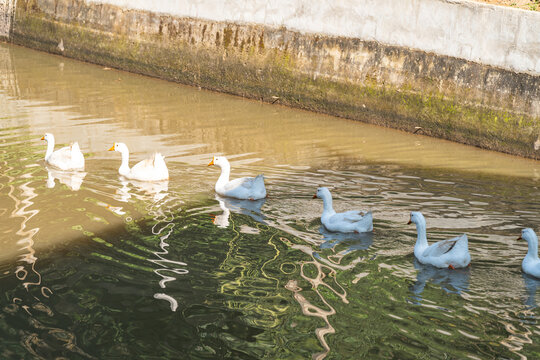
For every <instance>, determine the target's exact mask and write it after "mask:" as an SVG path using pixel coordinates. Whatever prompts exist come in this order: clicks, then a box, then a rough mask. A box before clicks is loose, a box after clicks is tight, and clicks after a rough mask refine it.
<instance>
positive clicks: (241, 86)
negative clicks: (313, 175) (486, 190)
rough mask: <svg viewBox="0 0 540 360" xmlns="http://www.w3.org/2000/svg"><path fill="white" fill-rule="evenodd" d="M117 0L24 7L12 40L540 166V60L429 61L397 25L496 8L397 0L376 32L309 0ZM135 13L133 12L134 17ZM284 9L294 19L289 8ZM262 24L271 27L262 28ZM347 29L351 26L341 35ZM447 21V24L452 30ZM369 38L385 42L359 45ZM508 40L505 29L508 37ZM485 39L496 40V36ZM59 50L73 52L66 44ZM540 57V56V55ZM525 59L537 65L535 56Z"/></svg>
mask: <svg viewBox="0 0 540 360" xmlns="http://www.w3.org/2000/svg"><path fill="white" fill-rule="evenodd" d="M107 1H110V2H112V1H116V2H117V4H116V5H113V4H103V3H95V2H92V1H90V0H87V1H84V0H18V2H17V9H16V15H15V19H14V23H13V26H12V33H11V38H10V40H11V41H13V42H15V43H17V44H21V45H25V46H30V47H34V48H37V49H41V50H45V51H49V52H53V53H58V54H62V55H65V56H69V57H73V58H77V59H81V60H85V61H90V62H94V63H98V64H103V65H107V66H113V67H117V68H120V69H125V70H128V71H133V72H138V73H142V74H147V75H151V76H156V77H160V78H164V79H168V80H173V81H178V82H182V83H186V84H192V85H197V86H202V87H205V88H209V89H214V90H218V91H224V92H228V93H233V94H237V95H242V96H246V97H251V98H257V99H262V100H264V101H269V102H274V101H279V102H280V103H282V104H287V105H291V106H296V107H301V108H304V109H309V110H314V111H319V112H324V113H328V114H332V115H337V116H343V117H347V118H351V119H357V120H362V121H365V122H370V123H375V124H380V125H385V126H390V127H394V128H398V129H403V130H408V131H414V130H415V128H416V127H422V129H423V130H422V131H423V133H425V134H428V135H432V136H437V137H441V138H446V139H450V140H454V141H459V142H463V143H467V144H472V145H476V146H481V147H484V148H487V149H493V150H498V151H503V152H508V153H512V154H518V155H522V156H527V157H532V158H540V151H538V150H535V148H534V144H535V142H537V141H538V138H539V135H540V124H539V121H538V118H539V116H540V76H539V75H538V74H536V73H535V71H536V70H535V68H534V66H537V65H536V64H537V61H536V62H535V61H529V62H527V61H521V60H520V61H514V63H515V64H518V63H519V64H535V65H534V66H530V65H526V66H529V68H527V71H528V72H516V71H514V70H510V68H511V67H512V66H513V65H512V66H505V67H506V68H503V67H495V66H491V65H487V64H485V63H480V62H472V61H469V60H467V59H466V58H464V57H461V58H459V57H452V56H446V55H442V54H441V53H439V54H436V53H434V52H428V51H425V50H429V49H423V50H419V49H413V48H414V47H415V46H413V45H407V46H403V45H404V44H405V43H406V42H405V40H404V39H406V38H408V39H409V40H410V39H412V38H414V36H413V35H411V34H412V32H409V31H412V30H410V29H400V27H406V26H405V25H406V24H403V23H400V21H401V20H399V19H398V20H396V19H394V18H393V16H397V13H396V12H395V7H396V4H397V3H403V4H409V5H410V6H411V7H414V6H416V10H417V11H416V12H417V13H418V14H424V12H425V11H431V12H432V13H433V14H435V15H434V16H435V18H437V16H438V17H440V18H444V17H445V16H446V15H444V14H442V13H440V11H442V10H441V9H444V8H445V7H446V6H454V7H459V8H460V9H461V10H460V11H465V12H467V11H473V10H471V9H475V8H476V6H485V5H478V4H474V6H473V4H471V3H468V2H467V3H465V5H463V4H461V5H459V4H457V5H456V4H453V3H451V2H450V1H443V0H417V1H412V0H403V1H402V2H397V3H396V2H394V1H392V4H393V6H390V5H389V4H390V2H389V1H386V0H381V1H380V3H381V4H383V5H384V4H386V5H384V6H386V7H384V6H383V7H382V8H380V9H383V10H384V9H386V10H384V11H386V12H387V15H386V16H379V17H377V16H374V15H369V16H368V17H367V18H371V22H369V21H367V20H366V21H365V22H364V23H362V22H361V21H356V22H354V21H353V20H354V16H352V15H351V14H349V13H348V12H347V11H345V10H346V9H347V8H346V7H344V6H345V5H347V4H349V5H351V4H353V2H352V1H342V2H337V3H336V4H335V6H334V7H335V9H334V11H336V13H335V14H334V15H333V18H332V19H326V18H324V17H323V18H319V19H318V18H317V16H322V15H321V14H323V15H324V11H327V10H328V13H330V10H329V9H327V10H325V9H324V6H325V5H321V6H322V12H319V9H317V11H314V10H312V8H311V7H310V6H308V5H309V4H308V3H307V2H304V1H303V0H302V1H300V0H299V1H296V2H294V1H293V2H288V3H287V4H288V5H287V4H284V3H283V2H282V1H274V2H269V3H268V4H267V5H264V6H263V4H262V1H259V0H256V1H253V2H247V3H249V5H246V4H242V6H244V7H243V8H242V7H240V4H239V3H238V1H229V2H218V1H213V0H212V1H211V0H202V1H199V2H193V4H192V5H189V6H188V4H185V3H184V2H183V1H176V2H170V3H169V2H165V1H157V2H153V5H145V2H142V1H125V2H123V3H122V2H119V0H107ZM218 3H219V4H218ZM377 3H379V2H377ZM437 3H440V5H441V6H443V7H442V8H437V7H434V8H433V7H432V8H429V7H427V8H426V9H424V8H423V6H424V5H423V4H432V5H433V4H437ZM127 4H129V5H130V6H131V7H132V8H126V6H125V5H127ZM167 4H169V5H167ZM170 4H172V5H170ZM276 4H277V5H276ZM280 4H281V5H283V7H285V8H286V9H279V8H280V7H279V6H278V5H280ZM354 4H363V6H364V7H365V8H363V7H362V6H359V5H358V6H357V8H356V10H355V11H356V13H355V12H353V11H352V10H351V11H350V12H351V13H352V14H357V13H359V12H360V13H361V14H371V13H370V11H374V10H373V9H372V8H371V7H376V6H375V5H373V4H375V1H371V0H366V1H357V2H354ZM117 5H124V6H117ZM203 5H204V6H203ZM210 5H213V6H210ZM218 5H219V6H218ZM233 5H234V6H233ZM148 6H152V7H151V8H149V7H148ZM205 6H206V7H205ZM229 6H230V7H229ZM380 6H382V5H380ZM433 6H435V5H433ZM461 7H463V8H461ZM135 8H138V9H135ZM368 8H369V9H368ZM486 8H487V9H498V8H494V7H491V6H487V7H486ZM411 9H412V8H411ZM467 9H469V10H467ZM502 9H503V10H504V11H507V9H504V8H502ZM173 10H174V11H173ZM383 10H380V11H383ZM508 10H511V11H518V12H519V14H521V11H519V10H514V9H508ZM287 11H288V12H287ZM362 11H363V12H362ZM411 11H412V10H411ZM490 11H495V10H490ZM285 13H286V14H289V15H288V17H286V16H285V15H284V14H285ZM208 14H213V16H215V17H216V18H215V19H212V18H211V16H210V15H208ZM384 14H385V13H384V12H383V13H381V15H384ZM411 14H412V13H411ZM456 14H460V13H459V12H457V13H456ZM218 16H220V17H219V18H218ZM234 16H236V17H234ZM351 16H352V17H351ZM366 16H367V15H366ZM426 16H427V15H426ZM455 16H458V15H455ZM486 16H487V15H486ZM527 16H528V15H527ZM203 18H205V19H203ZM367 18H366V19H367ZM526 18H527V17H526ZM257 19H263V20H262V21H261V23H255V22H254V21H257ZM280 19H281V20H280ZM384 19H386V20H385V21H383V20H384ZM415 19H416V20H415V21H419V22H421V21H424V20H425V18H424V17H417V18H415ZM516 19H517V20H516V23H517V25H516V26H518V29H525V26H526V25H520V24H528V23H527V20H519V19H520V17H519V16H518V17H516ZM527 19H528V18H527ZM248 20H250V21H248ZM308 20H309V21H308ZM325 21H327V23H325ZM340 21H341V23H342V24H343V26H342V29H341V32H337V31H338V30H340V29H339V26H338V25H339V23H340ZM394 21H396V24H397V25H392V26H397V28H394V27H390V26H391V25H389V23H392V22H394ZM426 21H427V20H426ZM445 21H446V23H444V24H446V25H448V24H449V23H448V21H450V20H448V19H446V20H445ZM454 21H456V22H457V24H456V25H453V27H451V29H452V31H456V29H457V28H459V23H460V21H461V20H459V19H454ZM501 21H502V20H501ZM295 22H296V23H295ZM311 22H313V23H315V24H317V23H318V24H323V25H321V26H323V27H324V26H328V27H327V28H323V29H320V30H318V31H316V29H312V28H308V26H311V27H313V26H315V25H313V24H312V23H311ZM435 22H436V21H434V20H430V22H429V23H428V24H426V25H429V24H432V25H433V26H435V25H436V24H435ZM353 23H356V24H353ZM325 24H326V25H325ZM332 24H333V25H332ZM368 24H374V25H373V26H371V25H370V26H371V27H370V26H368ZM400 24H401V25H400ZM444 24H443V25H444ZM353 25H354V26H356V27H354V26H353ZM446 25H445V26H446ZM362 26H363V27H362ZM419 26H420V25H419ZM501 26H502V25H501ZM527 26H528V25H527ZM389 27H390V28H389ZM364 28H365V29H364ZM368 28H370V29H372V30H370V31H371V33H372V34H374V35H373V36H375V39H377V40H378V41H372V40H366V39H363V38H360V35H359V34H367V31H368V30H367V29H368ZM310 29H311V30H310ZM332 29H333V30H332ZM362 29H364V30H362ZM527 29H528V28H527ZM499 30H501V31H503V32H504V31H506V30H504V29H503V27H501V28H500V29H499ZM355 31H356V32H358V31H364V32H363V33H358V34H357V33H355ZM460 31H461V30H460ZM508 31H509V30H508ZM520 31H522V30H520ZM527 31H528V30H527ZM396 32H397V33H398V34H395V33H396ZM400 32H401V35H400ZM510 32H511V31H510ZM389 33H394V34H389ZM433 33H434V34H431V35H434V36H436V38H437V39H440V41H442V42H443V43H444V42H445V41H446V43H447V44H451V43H452V42H453V40H445V36H447V35H445V33H440V32H439V33H436V32H435V31H434V30H433ZM483 33H485V34H486V35H485V37H489V36H490V35H489V34H487V32H486V31H485V30H484V31H483ZM518 33H520V32H519V31H518ZM407 34H409V35H407ZM366 36H367V35H366ZM380 36H382V37H384V36H392V37H393V38H394V39H395V41H396V43H395V44H392V41H389V43H386V44H385V43H383V40H381V39H382V37H380ZM422 36H423V35H422V34H419V35H418V37H422ZM426 36H427V35H426ZM462 36H464V35H462ZM478 36H479V35H478ZM493 36H495V35H493ZM367 38H370V37H369V36H367ZM518 38H519V39H518ZM509 39H510V37H509ZM523 39H529V37H525V38H523V37H515V38H514V40H513V41H514V42H516V41H519V42H520V43H523V44H525V43H526V41H525V42H523V41H522V40H523ZM60 41H62V44H63V47H59V46H58V44H59V43H60ZM424 41H425V42H426V43H430V42H432V41H433V40H432V39H431V40H424ZM509 41H510V40H509ZM527 41H529V40H527ZM531 41H532V43H534V41H537V39H533V40H531ZM435 42H437V41H435ZM398 45H399V46H398ZM514 45H515V44H514ZM437 46H439V44H437ZM456 46H457V45H456ZM486 46H487V45H486ZM520 46H521V45H520ZM443 47H445V48H448V47H449V46H443ZM456 48H458V47H456ZM513 49H517V45H515V46H514V47H513ZM536 50H539V51H540V46H539V47H538V48H537V49H536ZM459 51H464V50H459ZM471 51H472V50H471ZM520 51H522V50H520ZM484 52H489V51H488V50H486V49H484ZM471 54H472V52H471ZM509 54H510V53H509ZM523 54H525V55H527V56H531V58H534V56H535V55H534V52H530V53H529V52H527V51H525V50H523ZM531 54H532V55H531ZM509 58H512V56H509ZM514 63H513V64H514ZM509 64H510V62H509ZM538 143H539V142H537V144H538Z"/></svg>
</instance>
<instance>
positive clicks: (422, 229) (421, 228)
mask: <svg viewBox="0 0 540 360" xmlns="http://www.w3.org/2000/svg"><path fill="white" fill-rule="evenodd" d="M416 232H417V233H418V235H417V238H416V246H415V247H422V248H426V247H427V246H428V241H427V234H426V222H425V221H419V222H417V223H416Z"/></svg>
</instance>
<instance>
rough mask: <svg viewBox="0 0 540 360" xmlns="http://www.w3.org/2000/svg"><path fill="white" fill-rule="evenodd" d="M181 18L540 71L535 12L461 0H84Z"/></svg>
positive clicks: (538, 20)
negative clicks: (336, 38)
mask: <svg viewBox="0 0 540 360" xmlns="http://www.w3.org/2000/svg"><path fill="white" fill-rule="evenodd" d="M88 2H91V3H103V4H112V5H118V6H120V7H122V8H126V9H137V10H145V11H151V12H155V13H162V14H169V15H173V16H178V17H190V18H196V19H207V20H214V21H225V22H233V23H244V24H249V23H253V24H262V25H268V26H273V27H280V26H284V27H286V28H287V29H290V30H296V31H299V32H302V33H305V32H308V33H318V34H325V35H332V36H344V37H351V38H358V39H361V40H368V41H378V42H381V43H384V44H388V45H395V46H403V47H407V48H412V49H418V50H422V51H428V52H434V53H437V54H441V55H448V56H453V57H457V58H461V59H465V60H470V61H475V62H480V63H482V64H487V65H494V66H498V67H502V68H505V69H512V70H516V71H523V72H531V73H536V74H540V34H539V31H540V12H536V11H525V10H520V9H514V8H510V7H499V6H493V5H487V4H484V3H478V2H473V1H464V0H336V1H316V2H313V0H270V1H268V0H250V1H245V0H227V1H225V0H198V1H193V0H176V1H171V0H154V1H147V0H88Z"/></svg>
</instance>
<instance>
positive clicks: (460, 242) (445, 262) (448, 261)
mask: <svg viewBox="0 0 540 360" xmlns="http://www.w3.org/2000/svg"><path fill="white" fill-rule="evenodd" d="M411 223H414V224H416V231H417V233H418V238H417V240H416V245H415V246H414V256H415V257H416V258H417V259H418V261H419V262H420V263H422V264H429V265H433V266H435V267H438V268H452V269H453V268H463V267H466V266H468V265H469V263H470V262H471V255H470V253H469V242H468V239H467V234H462V235H460V236H457V237H455V238H453V239H448V240H442V241H438V242H436V243H434V244H431V245H429V244H428V241H427V236H426V219H425V218H424V215H422V213H420V212H418V211H413V212H411V220H410V221H409V224H411Z"/></svg>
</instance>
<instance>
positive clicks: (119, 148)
mask: <svg viewBox="0 0 540 360" xmlns="http://www.w3.org/2000/svg"><path fill="white" fill-rule="evenodd" d="M109 151H118V152H127V151H128V147H127V145H126V144H124V143H117V142H115V143H114V144H113V146H111V148H110V149H109Z"/></svg>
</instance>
